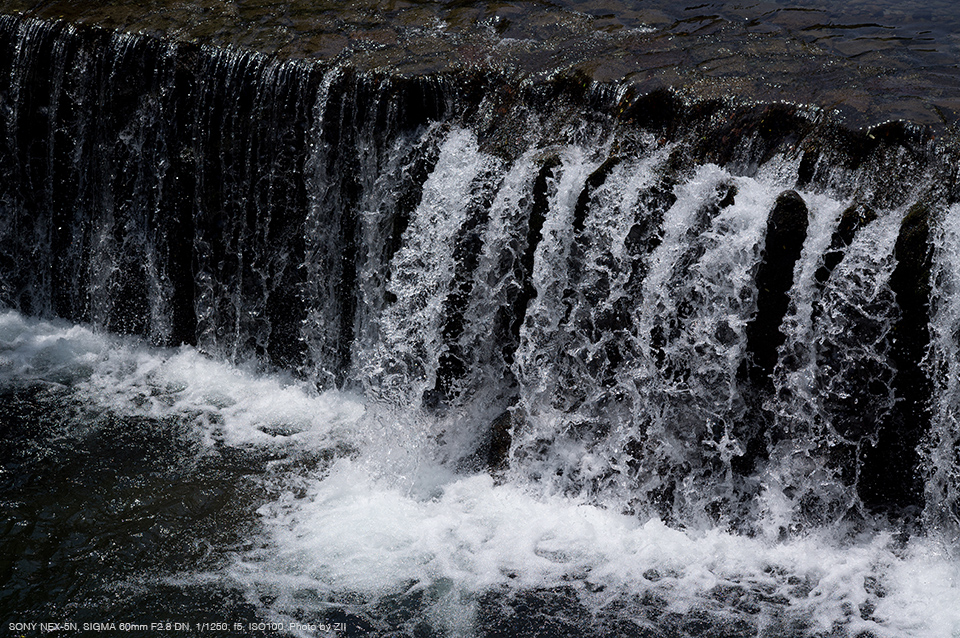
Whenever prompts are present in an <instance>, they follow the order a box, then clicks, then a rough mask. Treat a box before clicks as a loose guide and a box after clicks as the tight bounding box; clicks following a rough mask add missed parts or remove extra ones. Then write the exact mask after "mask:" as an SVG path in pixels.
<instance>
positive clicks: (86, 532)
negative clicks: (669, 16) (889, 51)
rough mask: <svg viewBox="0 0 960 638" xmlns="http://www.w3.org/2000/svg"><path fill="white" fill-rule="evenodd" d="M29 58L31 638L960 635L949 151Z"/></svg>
mask: <svg viewBox="0 0 960 638" xmlns="http://www.w3.org/2000/svg"><path fill="white" fill-rule="evenodd" d="M0 31H2V34H3V37H2V41H0V46H2V47H3V51H4V55H3V56H2V58H0V77H2V80H0V82H2V83H0V102H2V108H3V117H2V118H0V126H2V128H0V141H2V147H0V301H2V303H3V304H4V305H5V306H6V308H7V309H6V310H5V311H4V313H3V314H2V315H0V379H2V388H3V389H2V396H3V400H2V404H3V407H2V409H0V415H2V421H0V423H2V426H3V433H4V436H5V438H6V439H7V440H8V441H10V442H11V443H12V444H11V446H10V449H9V450H7V451H5V452H3V454H2V456H0V458H2V459H3V462H4V470H3V474H2V481H3V482H2V485H3V499H4V501H5V504H6V505H8V506H9V507H10V511H11V512H13V514H12V515H11V517H10V518H9V519H8V522H7V523H5V525H6V527H5V530H6V531H4V532H3V536H2V542H3V543H4V547H5V549H4V552H5V554H6V555H7V556H10V557H11V558H8V559H5V560H6V562H5V564H4V565H3V566H2V569H3V571H2V572H0V573H2V578H3V579H4V581H3V582H4V583H5V585H4V589H5V591H7V592H8V593H6V594H4V597H3V599H2V601H3V602H2V603H0V604H2V609H3V619H4V622H9V623H28V622H47V621H48V620H49V621H56V620H57V619H60V620H63V619H68V620H73V621H76V622H101V621H102V620H103V619H104V618H109V619H111V620H112V621H113V622H117V623H120V622H128V623H140V622H150V621H151V619H154V618H158V619H163V618H167V619H169V620H176V621H178V622H185V623H191V624H192V626H193V627H194V628H198V629H199V628H200V627H201V623H208V622H219V621H221V620H226V618H224V616H223V614H232V617H231V618H230V619H229V620H230V622H231V623H232V622H233V621H234V619H242V625H243V627H245V629H243V630H242V631H241V630H237V632H238V633H239V634H244V635H245V632H246V633H249V634H250V635H254V634H256V635H262V630H256V631H255V630H254V629H251V627H253V626H254V625H255V623H257V622H265V623H275V624H276V626H275V627H273V628H272V629H270V630H269V631H267V633H268V634H269V633H270V632H273V633H274V634H280V635H302V636H314V635H365V634H371V635H388V634H389V635H394V634H393V633H391V632H399V634H398V635H400V634H402V635H451V636H507V635H551V636H552V635H556V636H568V635H596V636H601V635H641V636H646V635H677V636H699V635H718V636H731V637H733V636H780V635H792V636H827V635H829V636H877V637H881V636H891V637H892V636H908V635H909V636H917V637H920V636H930V637H940V636H956V635H958V632H960V615H958V613H960V612H958V611H957V610H960V585H958V582H960V580H958V579H960V567H958V563H957V556H956V552H955V547H954V545H955V543H956V540H957V538H958V534H960V495H958V471H960V470H958V468H960V458H958V455H957V449H958V440H960V439H958V437H960V434H958V426H957V420H956V410H957V401H958V396H960V395H958V390H957V376H958V375H957V369H956V368H957V365H958V357H960V351H958V349H957V343H956V335H957V325H956V324H957V321H958V311H957V308H956V307H955V306H957V304H958V303H960V302H958V301H957V298H958V294H957V293H958V290H957V288H958V285H960V284H958V282H960V271H958V264H956V263H954V262H955V261H956V256H957V255H958V254H960V246H958V245H957V244H958V242H960V228H958V226H957V225H958V223H960V222H958V219H960V209H958V208H957V204H956V203H954V200H955V198H954V196H953V191H952V189H953V183H952V181H949V178H945V177H944V176H945V175H948V174H951V171H950V168H949V166H950V157H952V155H951V151H950V149H949V148H947V147H943V146H941V147H938V146H936V145H935V144H934V143H933V142H931V141H930V140H929V139H928V138H927V137H925V136H924V134H923V131H921V130H920V129H917V128H914V127H911V126H909V125H903V124H897V123H893V124H890V123H888V124H884V125H880V126H876V127H873V128H870V129H865V130H863V131H859V132H852V131H850V130H848V129H846V128H844V127H843V126H841V125H840V124H838V123H836V122H835V121H833V120H832V119H831V118H830V117H829V116H828V114H825V113H823V112H821V111H818V110H816V109H813V108H806V107H803V108H801V107H792V106H790V105H783V104H773V105H764V104H753V105H746V106H744V105H738V104H736V103H734V102H732V101H728V102H725V101H722V100H720V101H710V100H700V101H698V100H696V99H692V98H683V97H681V96H679V95H677V94H673V93H669V92H654V93H651V94H646V95H636V94H634V93H633V92H632V91H631V90H627V89H624V88H623V87H617V86H611V85H609V84H604V83H601V82H593V81H589V82H588V81H586V80H584V79H583V78H580V77H574V78H573V79H570V78H562V77H560V78H552V79H548V80H543V81H542V82H538V81H530V80H525V81H523V82H521V83H520V84H518V85H514V84H513V82H512V79H511V78H510V77H505V76H504V75H498V74H497V73H496V72H488V73H479V72H477V73H468V72H464V73H462V74H456V73H449V74H444V73H437V74H433V75H431V74H425V75H417V76H414V77H404V76H403V75H401V74H394V75H391V74H390V73H386V72H382V71H363V70H360V69H358V68H355V67H353V66H351V65H350V64H349V63H344V62H342V61H338V62H337V63H336V64H331V65H328V66H325V65H322V64H319V63H313V62H309V61H307V60H290V59H282V58H279V57H271V56H267V55H263V54H258V53H251V52H249V51H246V50H243V49H235V48H224V47H207V46H199V45H196V44H191V43H185V42H179V41H175V40H169V41H168V40H162V39H155V38H152V37H148V36H140V35H131V34H127V33H122V32H116V33H115V32H112V31H101V30H98V29H90V28H88V27H83V28H80V27H74V26H69V25H67V24H65V23H61V22H48V21H41V20H31V19H26V18H22V19H21V18H14V17H2V18H0ZM71 455H74V456H76V457H77V458H81V459H83V462H82V463H74V462H73V461H71V460H70V458H71ZM47 483H52V484H53V485H54V488H53V490H52V494H53V496H50V495H49V494H48V493H47V492H46V491H45V488H44V487H43V486H44V485H45V484H47ZM70 485H73V486H75V489H74V488H70V487H69V486H70ZM71 508H72V509H71ZM35 511H36V512H40V514H39V515H38V514H35V513H34V512H35ZM70 512H73V513H72V514H71V513H70ZM90 556H95V557H99V558H96V559H94V558H90ZM97 560H99V561H101V562H102V563H103V565H104V567H102V568H98V567H97V565H96V563H97ZM71 561H72V562H71ZM66 564H69V567H62V565H66ZM58 570H60V571H65V573H66V574H67V575H66V576H63V575H62V574H61V575H58V574H57V572H58ZM114 573H115V574H117V575H116V577H114V576H113V575H112V574H114ZM51 583H52V584H51ZM90 601H92V603H95V604H92V603H91V602H90ZM101 610H105V611H101ZM212 610H219V611H218V612H217V613H213V612H212ZM98 614H99V615H98ZM251 623H252V624H251ZM257 632H261V633H257ZM144 635H149V634H148V633H146V632H144Z"/></svg>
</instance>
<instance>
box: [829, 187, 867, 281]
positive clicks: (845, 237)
mask: <svg viewBox="0 0 960 638" xmlns="http://www.w3.org/2000/svg"><path fill="white" fill-rule="evenodd" d="M876 218H877V211H875V210H874V209H873V208H871V207H870V206H868V205H866V204H862V203H859V202H858V203H855V204H853V205H851V206H850V207H848V208H847V209H846V210H845V211H843V214H842V215H841V216H840V223H839V225H838V226H837V229H836V230H835V231H834V233H833V236H832V237H831V238H830V248H828V249H827V252H826V253H825V254H824V256H823V262H822V263H821V264H820V267H819V268H818V269H817V272H816V275H815V277H816V280H817V283H818V284H820V285H821V286H822V285H823V284H824V283H826V281H827V279H829V278H830V274H831V273H832V272H833V270H834V269H835V268H836V267H837V265H838V264H839V263H840V262H841V260H843V255H844V252H845V251H846V249H847V246H849V245H850V244H851V243H852V242H853V239H854V237H855V236H856V234H857V232H858V231H859V230H860V229H861V228H863V227H864V226H866V225H867V224H869V223H870V222H872V221H873V220H875V219H876Z"/></svg>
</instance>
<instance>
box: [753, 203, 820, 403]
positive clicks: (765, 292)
mask: <svg viewBox="0 0 960 638" xmlns="http://www.w3.org/2000/svg"><path fill="white" fill-rule="evenodd" d="M806 236H807V206H806V204H805V203H804V201H803V199H802V198H801V197H800V195H798V194H797V192H796V191H793V190H789V191H785V192H783V193H781V194H780V196H779V197H777V202H776V204H775V205H774V207H773V210H772V211H770V215H769V217H768V218H767V238H766V242H765V244H764V249H763V261H762V262H761V263H760V268H759V269H758V270H757V314H756V315H755V316H754V318H753V320H752V321H751V322H750V323H749V324H748V325H747V349H748V351H749V352H750V356H751V357H752V360H751V362H750V363H749V364H748V365H749V370H748V376H749V378H750V380H751V381H752V382H753V383H754V384H755V385H767V384H768V383H769V380H770V375H771V373H772V372H773V367H774V365H775V364H776V362H777V348H779V347H780V346H781V345H782V344H783V342H784V339H785V337H784V335H783V334H782V333H781V332H780V324H781V323H782V322H783V317H784V315H785V314H786V313H787V306H788V305H789V298H788V297H787V293H788V292H789V290H790V287H791V286H793V268H794V265H795V264H796V262H797V260H798V259H800V251H801V250H802V248H803V242H804V240H805V239H806Z"/></svg>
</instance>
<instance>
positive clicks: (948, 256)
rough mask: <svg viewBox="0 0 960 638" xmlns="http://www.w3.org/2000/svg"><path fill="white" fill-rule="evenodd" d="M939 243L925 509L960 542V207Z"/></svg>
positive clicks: (941, 229) (949, 212) (935, 525)
mask: <svg viewBox="0 0 960 638" xmlns="http://www.w3.org/2000/svg"><path fill="white" fill-rule="evenodd" d="M938 222H939V223H938V226H937V230H936V232H935V237H936V239H935V241H934V246H935V250H934V271H933V276H932V284H933V296H932V298H933V300H934V301H933V308H932V312H931V321H930V328H931V332H932V336H931V340H930V341H931V348H930V352H929V355H928V356H929V359H928V365H929V366H930V368H931V376H932V378H933V382H934V394H933V396H932V397H931V411H932V412H933V427H932V429H931V432H930V436H929V440H928V441H926V442H925V445H926V454H925V459H924V460H925V468H924V474H925V475H926V482H925V486H926V504H925V505H926V508H925V510H924V519H925V521H926V523H927V525H928V526H929V528H930V529H931V530H939V531H941V532H943V533H944V534H945V535H946V537H947V538H948V539H949V540H950V542H951V543H954V544H955V543H956V541H957V539H958V538H960V458H958V453H960V422H958V410H960V370H958V365H960V353H958V350H957V345H958V341H957V339H958V336H960V333H958V330H960V323H958V322H960V261H958V257H960V206H958V205H957V204H954V205H952V206H950V207H949V208H947V209H946V210H945V211H944V212H943V215H942V217H941V218H940V219H939V220H938Z"/></svg>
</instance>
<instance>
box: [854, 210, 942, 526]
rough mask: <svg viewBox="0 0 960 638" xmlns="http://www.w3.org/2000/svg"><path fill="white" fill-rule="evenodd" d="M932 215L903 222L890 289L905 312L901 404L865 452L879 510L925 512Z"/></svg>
mask: <svg viewBox="0 0 960 638" xmlns="http://www.w3.org/2000/svg"><path fill="white" fill-rule="evenodd" d="M930 215H931V211H930V208H929V207H928V206H927V205H925V204H916V205H914V206H913V207H912V208H911V209H910V211H909V212H908V213H907V215H906V216H905V217H904V219H903V223H902V224H901V226H900V234H899V236H898V237H897V243H896V246H895V248H894V256H895V257H896V260H897V266H896V268H895V269H894V271H893V274H892V276H891V277H890V287H891V288H892V289H893V292H894V295H895V296H896V300H897V305H898V306H899V307H900V318H899V320H898V321H897V324H896V326H895V327H894V332H893V337H894V340H893V360H894V364H895V366H896V375H895V376H894V389H895V392H896V396H897V403H896V405H895V407H894V411H893V415H892V416H891V418H890V419H889V420H888V421H887V422H886V423H884V424H883V425H882V426H881V428H880V430H879V432H878V433H877V443H876V445H875V446H873V447H869V446H868V447H866V448H865V449H864V451H863V455H862V459H861V463H862V469H861V471H860V483H859V491H860V496H861V498H863V500H864V502H865V503H867V505H870V506H873V507H876V508H879V509H894V510H896V509H900V508H903V507H907V506H917V507H922V499H923V486H922V482H921V480H920V477H919V475H918V473H917V469H918V465H919V462H920V457H919V453H918V451H917V446H918V445H919V444H920V441H921V439H922V437H923V435H924V434H925V433H926V432H927V431H928V430H929V428H930V414H929V411H928V401H929V400H930V395H931V391H932V388H931V384H930V380H929V379H928V378H927V376H926V374H925V372H924V370H923V368H922V362H923V358H924V355H925V353H926V350H927V346H928V345H929V343H930V332H929V328H928V324H929V322H930V291H931V288H930V269H931V263H932V262H931V259H932V254H931V249H930Z"/></svg>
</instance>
